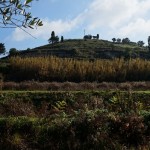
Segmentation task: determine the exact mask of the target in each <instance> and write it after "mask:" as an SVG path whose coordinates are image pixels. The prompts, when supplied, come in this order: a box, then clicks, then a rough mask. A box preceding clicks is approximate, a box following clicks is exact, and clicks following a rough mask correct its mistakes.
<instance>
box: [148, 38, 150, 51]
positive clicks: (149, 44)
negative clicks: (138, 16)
mask: <svg viewBox="0 0 150 150" xmlns="http://www.w3.org/2000/svg"><path fill="white" fill-rule="evenodd" d="M148 49H149V51H150V36H149V37H148Z"/></svg>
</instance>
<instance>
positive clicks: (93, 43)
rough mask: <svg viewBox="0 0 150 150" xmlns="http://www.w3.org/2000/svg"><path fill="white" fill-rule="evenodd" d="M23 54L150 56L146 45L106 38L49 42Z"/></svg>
mask: <svg viewBox="0 0 150 150" xmlns="http://www.w3.org/2000/svg"><path fill="white" fill-rule="evenodd" d="M19 55H21V56H47V55H55V56H59V57H69V58H70V57H71V58H89V59H94V58H103V59H112V58H115V57H118V58H120V57H124V58H130V57H132V58H137V57H141V58H146V59H149V58H150V54H149V52H148V50H147V49H146V47H139V46H138V45H136V44H133V43H129V44H122V43H113V42H110V41H106V40H93V39H92V40H83V39H69V40H65V41H64V42H60V43H55V44H53V45H52V44H47V45H44V46H40V47H36V48H34V49H30V50H25V51H21V52H20V53H19Z"/></svg>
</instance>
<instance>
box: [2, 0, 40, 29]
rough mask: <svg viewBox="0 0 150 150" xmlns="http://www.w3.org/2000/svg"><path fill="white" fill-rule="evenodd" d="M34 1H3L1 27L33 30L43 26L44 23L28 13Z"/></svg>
mask: <svg viewBox="0 0 150 150" xmlns="http://www.w3.org/2000/svg"><path fill="white" fill-rule="evenodd" d="M32 1H33V0H22V1H21V0H7V1H2V2H1V5H0V15H1V17H0V19H1V20H0V22H2V23H3V25H1V27H5V28H7V27H8V28H9V27H19V28H22V27H24V28H27V27H29V28H32V29H34V27H37V26H42V25H43V23H42V21H41V20H40V19H39V18H37V17H35V18H33V17H32V15H31V13H30V12H28V11H27V9H28V8H30V7H31V5H30V3H31V2H32Z"/></svg>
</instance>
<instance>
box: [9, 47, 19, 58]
mask: <svg viewBox="0 0 150 150" xmlns="http://www.w3.org/2000/svg"><path fill="white" fill-rule="evenodd" d="M17 54H18V51H17V49H16V48H11V49H10V50H9V55H10V56H15V55H17Z"/></svg>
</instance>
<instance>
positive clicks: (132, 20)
mask: <svg viewBox="0 0 150 150" xmlns="http://www.w3.org/2000/svg"><path fill="white" fill-rule="evenodd" d="M149 11H150V1H149V0H132V1H131V0H93V1H92V2H91V3H90V5H89V7H87V8H85V10H84V11H83V12H81V13H80V14H78V15H77V16H76V17H75V18H73V19H72V20H62V19H59V20H52V21H50V20H48V19H44V21H43V23H44V26H43V27H40V28H38V29H37V30H31V29H29V30H27V31H28V32H29V33H31V34H32V35H33V36H35V37H37V38H41V39H46V40H47V39H48V38H49V37H50V34H51V31H53V30H54V31H55V32H56V35H61V34H64V33H69V32H70V33H71V31H73V30H74V31H75V30H76V29H79V28H80V25H82V28H83V27H84V28H85V29H86V31H87V32H90V33H91V32H92V33H93V32H97V33H98V32H99V33H100V32H101V33H103V34H105V35H106V36H107V37H110V36H112V37H114V36H120V38H121V37H129V38H130V37H131V38H133V39H134V40H137V38H139V36H140V37H141V38H145V37H146V36H148V35H149V27H150V17H149ZM112 37H111V38H112ZM12 38H13V40H15V41H22V40H26V39H29V38H31V36H29V35H28V34H26V33H25V32H23V31H21V30H20V29H15V31H14V32H13V34H12ZM141 38H139V39H141Z"/></svg>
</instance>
